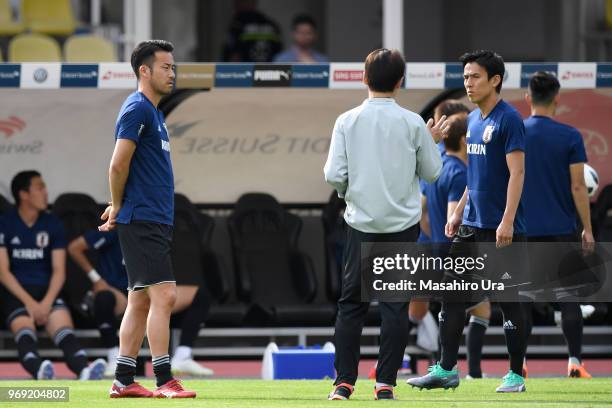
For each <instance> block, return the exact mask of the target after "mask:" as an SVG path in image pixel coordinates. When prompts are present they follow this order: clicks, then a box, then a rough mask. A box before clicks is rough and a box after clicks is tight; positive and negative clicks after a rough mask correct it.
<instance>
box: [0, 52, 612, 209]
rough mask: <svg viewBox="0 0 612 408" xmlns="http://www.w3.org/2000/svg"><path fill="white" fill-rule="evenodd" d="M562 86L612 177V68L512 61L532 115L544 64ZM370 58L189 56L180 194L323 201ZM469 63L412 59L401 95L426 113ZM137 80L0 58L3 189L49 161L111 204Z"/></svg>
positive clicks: (507, 94)
mask: <svg viewBox="0 0 612 408" xmlns="http://www.w3.org/2000/svg"><path fill="white" fill-rule="evenodd" d="M539 70H545V71H549V72H552V73H554V74H555V75H557V77H558V78H559V81H560V82H561V86H562V89H563V91H562V98H561V106H560V107H559V110H558V116H557V119H558V120H560V121H562V122H564V123H568V124H570V125H573V126H575V127H577V128H578V129H579V130H580V132H581V133H582V136H583V138H584V141H585V144H586V146H587V153H588V158H589V163H590V164H591V165H592V166H593V167H594V168H595V169H596V170H597V171H598V172H599V175H600V178H601V180H600V185H601V186H604V185H607V184H612V164H610V163H611V162H612V161H611V160H610V157H609V148H610V143H611V142H612V121H610V120H609V119H608V116H609V112H612V64H595V63H558V64H548V63H547V64H526V63H507V64H506V75H505V78H504V85H503V92H502V96H503V97H504V99H506V100H507V101H509V102H511V103H513V104H514V105H515V106H516V107H517V109H518V110H519V111H520V112H521V114H522V115H523V116H527V115H528V114H529V112H528V109H527V106H526V104H525V102H524V99H523V97H524V94H525V87H526V85H527V83H528V81H529V77H530V76H531V75H532V74H533V73H534V72H536V71H539ZM362 80H363V64H362V63H331V64H323V65H265V64H264V65H254V64H178V66H177V82H176V87H177V88H179V89H202V90H208V91H205V92H199V93H196V94H194V95H192V96H191V97H189V98H187V99H186V100H184V101H183V102H182V103H180V104H179V105H178V106H177V107H176V108H175V109H174V110H173V111H172V112H171V113H170V114H169V115H168V117H167V118H166V123H167V127H168V129H169V132H170V137H171V149H172V160H173V164H174V172H175V183H176V189H177V191H178V192H181V193H184V194H186V195H187V196H188V197H190V198H191V199H192V200H193V201H194V202H198V203H233V202H235V201H236V199H237V198H238V197H239V196H240V195H241V194H242V193H244V192H247V191H265V192H269V193H271V194H273V195H274V196H276V197H277V198H278V199H279V200H280V201H281V202H285V203H322V202H325V201H327V199H328V197H329V194H330V193H331V188H330V187H329V186H327V185H326V184H325V182H324V180H323V170H322V169H323V164H324V163H325V159H326V158H327V151H328V148H329V141H330V137H331V130H332V128H333V125H334V121H335V119H336V117H337V116H338V115H339V114H341V113H342V112H344V111H346V110H348V109H351V108H352V107H354V106H356V105H358V104H360V103H361V102H362V101H363V100H364V99H365V98H366V97H367V94H366V92H365V86H364V85H363V82H362ZM462 86H463V78H462V69H461V65H459V64H444V63H407V64H406V76H405V81H404V84H403V87H404V88H405V89H404V90H401V91H400V92H399V94H398V97H397V102H398V103H399V104H400V105H402V106H404V107H406V108H408V109H411V110H413V111H417V112H419V111H420V110H421V109H422V108H423V107H424V106H425V105H426V104H427V103H428V102H429V101H431V100H432V99H433V98H435V97H436V96H437V95H438V94H439V93H440V92H441V91H442V90H444V89H451V88H462ZM135 88H136V78H135V75H134V73H133V72H132V70H131V67H130V65H129V64H125V63H101V64H60V63H40V64H37V63H27V64H0V160H1V163H2V172H1V173H0V194H2V195H4V196H5V197H10V187H9V186H10V180H11V178H12V176H13V175H14V174H15V173H16V172H18V171H20V170H24V169H38V170H39V171H41V172H42V173H43V175H44V177H45V179H46V180H47V184H48V186H49V191H50V200H51V201H53V200H54V199H55V197H57V195H59V194H61V193H63V192H68V191H73V192H84V193H87V194H90V195H91V196H93V197H94V199H95V200H96V201H98V202H104V201H106V200H108V198H109V193H108V186H107V168H108V162H109V159H110V155H111V153H112V149H113V144H114V129H115V121H116V115H117V112H118V111H119V108H120V106H121V104H122V102H123V100H124V99H125V97H126V96H127V95H129V93H130V92H133V91H134V90H135Z"/></svg>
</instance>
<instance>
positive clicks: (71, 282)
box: [52, 193, 102, 312]
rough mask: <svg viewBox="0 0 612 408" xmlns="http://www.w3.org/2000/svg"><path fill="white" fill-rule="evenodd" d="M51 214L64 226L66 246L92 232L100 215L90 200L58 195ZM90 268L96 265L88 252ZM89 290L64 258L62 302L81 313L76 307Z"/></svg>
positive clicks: (84, 196)
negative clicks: (63, 298)
mask: <svg viewBox="0 0 612 408" xmlns="http://www.w3.org/2000/svg"><path fill="white" fill-rule="evenodd" d="M52 213H53V214H54V215H55V216H56V217H58V218H59V219H60V220H62V222H63V223H64V228H65V230H66V239H67V240H68V242H70V241H72V240H73V239H75V238H77V237H79V236H80V235H82V234H83V233H85V232H86V231H89V230H92V229H95V228H97V227H98V225H99V224H100V214H101V213H102V211H101V210H100V207H99V206H98V204H97V203H96V202H95V200H94V199H93V198H91V197H90V196H88V195H87V194H81V193H65V194H61V195H60V196H59V197H57V199H56V200H55V203H54V204H53V210H52ZM88 257H89V258H90V260H91V261H92V264H94V265H96V264H97V258H96V256H95V254H94V253H91V252H88ZM90 288H91V282H90V280H89V279H88V278H87V275H85V273H84V272H83V271H82V270H81V269H80V268H79V267H78V266H77V265H76V264H75V263H74V262H73V261H72V259H70V257H67V258H66V283H65V284H64V293H65V294H66V301H67V302H68V303H69V305H70V306H71V308H72V309H73V310H75V311H79V312H80V311H82V309H81V307H80V305H81V302H82V301H83V299H84V298H85V294H86V293H87V291H88V290H89V289H90Z"/></svg>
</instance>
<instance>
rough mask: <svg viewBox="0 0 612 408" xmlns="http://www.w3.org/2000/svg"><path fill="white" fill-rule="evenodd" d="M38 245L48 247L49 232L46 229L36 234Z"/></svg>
mask: <svg viewBox="0 0 612 408" xmlns="http://www.w3.org/2000/svg"><path fill="white" fill-rule="evenodd" d="M36 245H37V246H38V247H39V248H46V247H47V246H48V245H49V234H48V233H46V232H44V231H43V232H39V233H38V234H36Z"/></svg>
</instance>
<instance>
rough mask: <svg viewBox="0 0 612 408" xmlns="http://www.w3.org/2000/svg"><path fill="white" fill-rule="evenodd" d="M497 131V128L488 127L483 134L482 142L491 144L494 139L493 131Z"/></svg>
mask: <svg viewBox="0 0 612 408" xmlns="http://www.w3.org/2000/svg"><path fill="white" fill-rule="evenodd" d="M494 130H495V126H487V127H486V128H485V130H484V132H483V133H482V141H483V142H484V143H489V142H490V141H491V139H492V138H493V131H494Z"/></svg>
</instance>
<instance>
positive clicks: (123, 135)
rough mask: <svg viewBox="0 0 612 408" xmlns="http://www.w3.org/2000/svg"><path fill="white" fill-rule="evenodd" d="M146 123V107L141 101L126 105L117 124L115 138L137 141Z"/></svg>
mask: <svg viewBox="0 0 612 408" xmlns="http://www.w3.org/2000/svg"><path fill="white" fill-rule="evenodd" d="M146 123H147V109H146V108H145V107H144V105H143V104H142V103H134V104H133V105H130V106H128V107H127V108H126V109H125V112H123V115H121V118H119V123H118V124H117V134H116V135H115V137H116V138H117V139H129V140H132V141H134V142H135V143H138V140H139V139H140V134H141V133H142V131H143V129H144V128H145V125H146Z"/></svg>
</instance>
